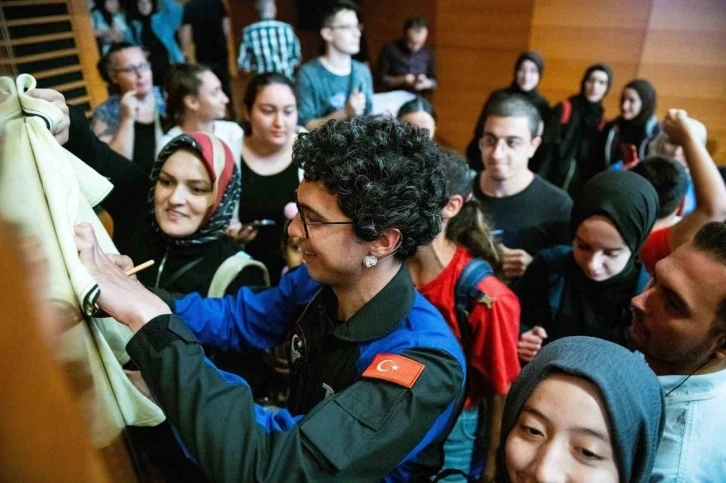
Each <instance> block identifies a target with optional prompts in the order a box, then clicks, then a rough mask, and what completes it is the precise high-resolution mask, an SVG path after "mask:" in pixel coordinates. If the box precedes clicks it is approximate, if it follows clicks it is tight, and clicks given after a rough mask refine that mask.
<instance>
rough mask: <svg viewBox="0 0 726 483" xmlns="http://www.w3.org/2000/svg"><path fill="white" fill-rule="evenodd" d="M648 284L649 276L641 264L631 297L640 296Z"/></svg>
mask: <svg viewBox="0 0 726 483" xmlns="http://www.w3.org/2000/svg"><path fill="white" fill-rule="evenodd" d="M648 282H650V274H649V273H648V270H646V269H645V265H643V264H641V266H640V273H639V274H638V281H637V282H636V284H635V293H634V294H633V296H635V295H640V294H642V293H643V291H644V290H645V286H646V285H648Z"/></svg>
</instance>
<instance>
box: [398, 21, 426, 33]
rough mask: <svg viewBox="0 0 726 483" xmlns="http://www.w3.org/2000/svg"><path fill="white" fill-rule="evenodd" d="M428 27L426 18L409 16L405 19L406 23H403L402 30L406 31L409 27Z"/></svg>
mask: <svg viewBox="0 0 726 483" xmlns="http://www.w3.org/2000/svg"><path fill="white" fill-rule="evenodd" d="M425 28H428V24H427V23H426V19H425V18H423V17H409V18H408V19H406V23H404V24H403V32H404V33H406V32H408V31H409V30H411V29H415V30H419V29H425Z"/></svg>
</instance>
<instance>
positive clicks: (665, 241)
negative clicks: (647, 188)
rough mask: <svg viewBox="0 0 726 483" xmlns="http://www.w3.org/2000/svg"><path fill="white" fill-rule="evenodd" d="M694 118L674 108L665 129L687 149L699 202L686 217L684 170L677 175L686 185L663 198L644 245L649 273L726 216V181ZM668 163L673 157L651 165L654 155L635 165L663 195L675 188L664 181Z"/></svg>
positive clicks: (688, 164) (670, 137)
mask: <svg viewBox="0 0 726 483" xmlns="http://www.w3.org/2000/svg"><path fill="white" fill-rule="evenodd" d="M691 121H692V120H691V119H690V118H689V117H688V115H687V114H686V112H685V111H683V110H679V109H671V110H669V111H668V114H667V115H666V117H665V119H664V120H663V130H664V131H665V133H666V135H667V136H668V139H672V140H674V141H675V142H677V143H678V145H679V149H682V150H683V152H684V153H685V159H686V165H687V166H688V168H689V171H690V178H691V180H692V182H693V186H694V187H695V194H696V206H695V209H694V210H693V211H692V212H690V213H688V214H687V215H685V216H683V217H682V218H681V217H680V216H679V214H680V213H682V211H683V205H684V203H685V192H684V193H681V191H680V190H684V191H685V190H686V189H687V183H688V175H687V174H685V173H683V172H682V171H681V172H680V174H679V175H677V178H679V184H680V183H686V185H685V186H678V187H677V188H676V192H675V194H674V196H672V197H671V200H669V202H666V200H664V199H662V201H661V210H660V211H661V212H660V214H659V215H658V221H657V222H656V224H655V226H654V227H653V230H652V232H651V234H650V235H649V236H648V238H647V239H646V241H645V244H644V245H643V247H642V248H641V249H640V259H641V260H642V261H643V264H644V265H645V268H646V269H647V270H648V272H649V273H653V270H654V268H655V264H656V263H657V262H658V261H659V260H661V259H663V258H665V257H666V256H668V254H670V253H671V252H672V251H673V250H675V249H676V248H678V247H679V246H681V245H683V244H684V243H686V242H687V241H689V240H691V239H692V238H693V236H694V235H695V233H696V232H697V231H698V230H699V229H700V228H701V227H702V226H703V225H705V224H706V223H708V222H710V221H723V220H726V185H724V182H723V179H722V178H721V176H720V175H719V172H718V168H717V167H716V165H715V164H714V162H713V159H711V156H710V155H709V154H708V151H706V147H705V146H704V145H703V143H702V142H701V141H700V140H699V130H698V125H697V124H695V123H693V122H691ZM656 159H659V158H656ZM671 162H677V161H675V160H673V161H671ZM664 163H669V161H667V160H661V161H659V162H656V165H651V164H650V159H646V160H645V162H642V163H640V164H638V165H637V166H636V167H635V168H633V171H635V172H637V173H639V174H641V175H643V176H645V178H646V179H648V180H649V181H650V182H651V183H652V184H653V186H655V188H656V191H658V192H659V196H660V193H661V192H670V191H671V190H668V189H667V188H666V187H665V186H664V183H665V184H668V177H666V179H663V178H662V176H663V175H664V174H665V173H661V172H659V169H658V167H659V166H663V169H664V170H667V169H669V168H667V167H666V166H665V165H664ZM674 169H676V168H675V167H673V166H671V167H670V170H671V171H673V170H674ZM661 180H662V181H661ZM681 180H682V181H681ZM674 202H675V203H674ZM666 205H667V206H666Z"/></svg>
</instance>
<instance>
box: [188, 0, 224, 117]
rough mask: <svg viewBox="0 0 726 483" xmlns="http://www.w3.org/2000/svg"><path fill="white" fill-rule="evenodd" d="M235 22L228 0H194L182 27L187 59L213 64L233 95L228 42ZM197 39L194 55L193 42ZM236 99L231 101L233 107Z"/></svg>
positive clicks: (211, 66)
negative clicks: (192, 51) (228, 7)
mask: <svg viewBox="0 0 726 483" xmlns="http://www.w3.org/2000/svg"><path fill="white" fill-rule="evenodd" d="M231 33H232V25H231V21H230V17H229V12H228V10H227V2H226V0H190V1H189V2H188V3H187V4H186V5H185V6H184V18H183V19H182V27H181V30H180V31H179V34H180V39H181V43H182V49H184V55H185V56H186V58H187V61H190V62H193V61H196V62H197V63H199V64H204V65H206V66H207V67H209V68H210V69H211V70H212V72H214V74H215V75H216V76H217V77H219V80H220V81H221V83H222V90H223V91H224V93H225V94H226V95H227V97H229V98H230V99H231V98H232V95H231V91H230V86H229V66H230V64H229V50H228V49H227V42H228V39H229V37H230V35H231ZM192 41H193V42H194V47H195V48H194V55H192V54H191V50H192V49H191V42H192ZM233 104H234V103H233V102H230V103H229V106H230V109H232V107H231V106H233Z"/></svg>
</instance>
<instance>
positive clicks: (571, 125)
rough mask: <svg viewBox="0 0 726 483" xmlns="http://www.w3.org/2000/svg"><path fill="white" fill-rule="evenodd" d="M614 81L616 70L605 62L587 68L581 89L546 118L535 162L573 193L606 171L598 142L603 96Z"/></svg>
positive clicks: (547, 177)
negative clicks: (540, 146)
mask: <svg viewBox="0 0 726 483" xmlns="http://www.w3.org/2000/svg"><path fill="white" fill-rule="evenodd" d="M612 85H613V71H612V69H610V67H609V66H607V65H605V64H593V65H591V66H589V67H588V68H587V70H586V71H585V75H584V76H583V77H582V81H581V82H580V92H579V94H577V95H574V96H571V97H569V98H568V99H565V100H564V101H562V102H561V103H559V104H557V105H556V106H555V107H554V109H552V114H551V116H550V119H545V129H544V134H543V135H542V148H540V150H539V152H538V153H537V156H536V157H535V160H534V165H535V166H536V167H537V169H538V171H537V172H538V173H539V174H541V175H542V176H543V177H544V178H545V179H546V180H548V181H549V182H551V183H552V184H554V185H555V186H559V187H560V188H562V189H564V190H566V191H567V192H568V193H570V194H571V195H573V196H576V195H577V194H578V193H579V190H580V188H581V187H582V185H583V184H584V183H585V182H587V180H589V179H590V178H592V177H593V176H594V175H596V174H597V173H599V172H600V171H603V170H604V169H605V168H606V166H604V165H603V162H602V156H598V155H597V153H598V152H599V151H598V142H599V141H600V139H601V137H600V136H601V132H602V129H603V127H604V125H605V118H604V115H605V107H604V106H603V100H604V99H605V96H607V94H608V92H609V91H610V87H612Z"/></svg>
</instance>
